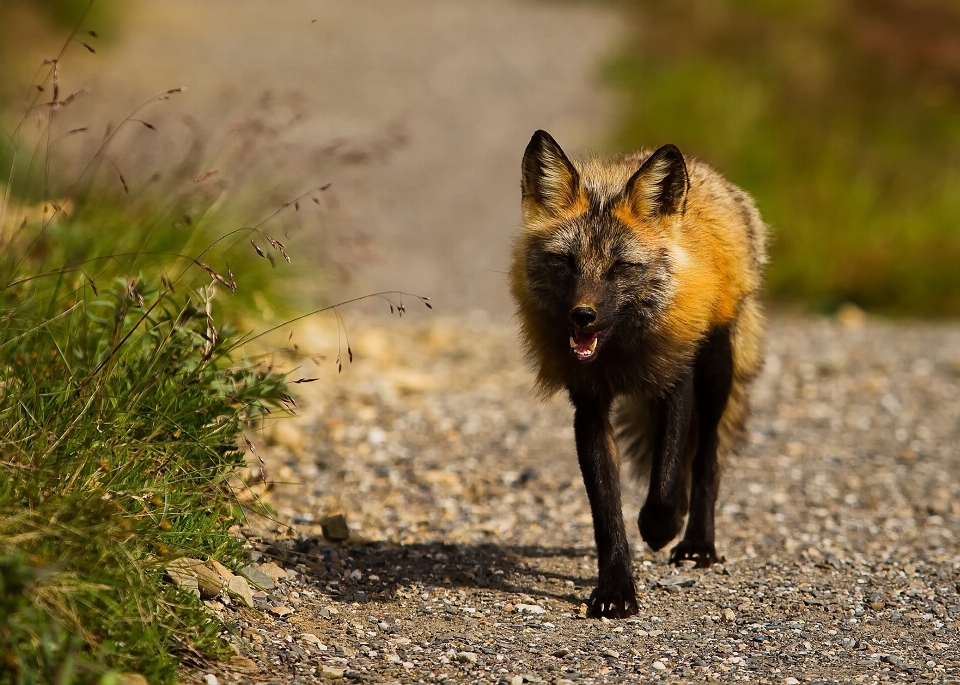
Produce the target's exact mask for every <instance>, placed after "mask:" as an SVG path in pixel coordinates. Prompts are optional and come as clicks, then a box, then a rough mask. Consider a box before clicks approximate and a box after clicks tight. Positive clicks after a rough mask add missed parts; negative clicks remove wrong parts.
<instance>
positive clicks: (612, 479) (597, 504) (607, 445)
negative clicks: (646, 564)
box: [571, 393, 637, 618]
mask: <svg viewBox="0 0 960 685" xmlns="http://www.w3.org/2000/svg"><path fill="white" fill-rule="evenodd" d="M571 400H572V401H573V405H574V409H575V413H574V419H573V431H574V436H575V437H576V441H577V458H578V459H579V461H580V470H581V472H582V473H583V484H584V485H585V486H586V489H587V498H588V499H589V500H590V511H591V513H592V514H593V532H594V536H595V537H596V541H597V561H598V567H599V568H598V570H599V573H598V575H599V582H598V583H597V589H596V590H594V591H593V594H592V595H591V596H590V602H589V608H588V610H587V614H588V615H589V616H590V617H592V618H601V617H606V618H626V617H627V616H632V615H633V614H635V613H637V593H636V589H635V588H634V584H633V570H632V568H631V566H632V564H631V560H630V546H629V544H628V543H627V533H626V531H625V530H624V527H623V513H622V510H621V508H620V465H619V463H618V459H617V447H616V444H615V443H614V441H613V429H612V428H611V426H610V416H609V414H610V400H609V399H607V400H601V399H598V398H596V397H592V396H586V395H574V394H572V393H571Z"/></svg>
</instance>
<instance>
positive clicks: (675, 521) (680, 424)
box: [637, 372, 693, 550]
mask: <svg viewBox="0 0 960 685" xmlns="http://www.w3.org/2000/svg"><path fill="white" fill-rule="evenodd" d="M692 411H693V373H692V372H691V373H687V374H685V375H684V376H683V377H681V378H680V380H678V381H677V383H676V384H675V385H674V386H673V388H671V389H670V390H669V391H668V392H667V394H666V395H665V396H664V397H663V398H662V399H660V400H659V406H658V407H657V411H656V412H655V416H657V417H658V422H657V426H656V427H655V429H654V430H655V435H656V439H655V443H654V451H653V464H652V467H651V469H650V491H649V492H648V493H647V501H646V502H645V503H644V505H643V508H642V509H641V510H640V517H639V519H638V520H637V523H638V525H639V527H640V535H641V537H643V539H644V541H645V542H646V543H647V544H648V545H650V547H651V548H652V549H654V550H658V549H661V548H663V547H664V546H665V545H666V544H667V543H668V542H670V541H671V540H673V539H674V538H675V537H676V536H677V534H679V533H680V529H681V528H682V527H683V518H684V516H686V515H687V507H688V505H689V499H688V497H687V488H686V485H687V484H686V474H685V473H684V470H685V464H684V453H685V450H686V446H687V436H688V435H689V433H690V418H691V415H692Z"/></svg>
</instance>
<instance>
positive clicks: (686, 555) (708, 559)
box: [670, 540, 724, 568]
mask: <svg viewBox="0 0 960 685" xmlns="http://www.w3.org/2000/svg"><path fill="white" fill-rule="evenodd" d="M683 561H693V562H696V568H707V567H708V566H711V565H713V564H716V563H719V562H723V561H724V559H723V557H717V550H716V549H715V548H714V546H713V543H712V542H698V541H695V540H681V541H680V544H678V545H677V546H676V547H674V548H673V549H672V550H670V563H671V564H676V565H678V566H679V565H680V563H681V562H683Z"/></svg>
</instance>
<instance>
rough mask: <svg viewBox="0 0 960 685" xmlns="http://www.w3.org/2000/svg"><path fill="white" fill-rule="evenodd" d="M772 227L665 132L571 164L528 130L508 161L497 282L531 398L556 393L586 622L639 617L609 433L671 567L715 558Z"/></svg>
mask: <svg viewBox="0 0 960 685" xmlns="http://www.w3.org/2000/svg"><path fill="white" fill-rule="evenodd" d="M766 236H767V228H766V226H765V224H764V223H763V220H762V219H761V216H760V213H759V211H758V210H757V207H756V205H755V203H754V201H753V200H752V198H751V197H750V196H749V195H748V194H747V193H746V192H744V191H743V190H741V189H740V188H738V187H737V186H735V185H733V184H732V183H731V182H729V181H728V180H726V179H725V178H724V177H723V176H722V175H721V174H720V173H719V172H717V171H716V170H714V169H713V168H711V167H710V166H708V165H707V164H705V163H703V162H701V161H698V160H697V159H694V158H688V157H684V155H683V154H682V153H681V152H680V150H679V148H677V147H676V146H675V145H672V144H667V145H664V146H662V147H660V148H658V149H656V150H654V151H652V152H651V151H650V150H646V149H645V150H640V151H638V152H636V153H633V154H627V155H622V156H618V157H613V158H602V157H599V156H585V157H582V158H577V159H574V160H572V159H570V158H569V157H567V155H566V153H564V151H563V150H562V149H561V147H560V146H559V145H558V144H557V142H556V140H554V139H553V137H552V136H550V134H548V133H547V132H545V131H542V130H540V131H537V132H536V133H534V134H533V137H532V138H531V139H530V142H529V144H528V145H527V147H526V150H525V151H524V154H523V161H522V164H521V226H520V230H519V234H518V236H517V237H516V239H515V241H514V245H513V256H512V263H511V267H510V271H509V279H510V291H511V294H512V296H513V298H514V300H515V302H516V305H517V318H518V321H519V328H520V338H521V341H522V343H523V346H524V348H525V350H526V354H527V357H528V359H529V361H530V362H531V364H532V366H533V368H534V371H535V373H536V386H537V388H538V390H539V392H540V394H541V395H542V396H550V395H553V394H555V393H558V392H561V391H565V392H566V394H567V395H568V397H569V400H570V402H571V403H572V405H573V410H574V420H573V428H574V439H575V445H576V452H577V460H578V462H579V465H580V470H581V473H582V475H583V482H584V485H585V487H586V491H587V498H588V500H589V504H590V510H591V514H592V517H593V529H594V538H595V543H596V548H597V565H598V582H597V587H596V588H595V589H594V590H593V592H592V593H591V595H590V597H589V600H588V603H587V605H588V607H587V615H588V616H589V617H593V618H601V617H606V618H611V619H612V618H626V617H629V616H631V615H633V614H636V613H637V610H638V607H637V598H636V587H635V585H634V581H633V571H632V562H631V554H630V548H629V544H628V541H627V535H626V531H625V528H624V521H623V514H622V509H621V495H620V454H619V451H618V444H619V445H621V446H622V447H623V451H624V453H625V455H626V457H627V459H628V460H629V462H630V463H631V464H632V465H633V470H634V472H635V474H636V475H637V476H639V477H640V478H641V479H643V480H646V481H647V482H648V484H649V489H648V492H647V495H646V500H645V502H644V504H643V506H642V508H641V510H640V515H639V517H638V520H637V525H638V527H639V530H640V536H641V537H642V539H643V540H644V541H645V542H646V543H647V544H648V545H649V546H650V548H651V549H653V550H654V551H658V550H660V549H662V548H664V547H665V546H666V545H667V544H669V543H670V542H671V541H672V540H674V539H675V538H676V537H677V536H678V535H679V533H680V531H681V529H683V528H684V521H685V520H686V527H685V529H684V534H683V538H682V539H681V540H680V542H679V543H678V544H677V545H676V546H675V547H673V548H672V550H671V552H670V557H669V561H670V563H673V564H677V565H679V564H680V563H682V562H684V561H693V562H695V564H696V566H697V567H699V568H705V567H708V566H710V565H712V564H713V563H716V562H717V561H718V557H717V552H716V546H715V538H714V513H715V508H716V501H717V493H718V489H719V485H720V472H721V464H722V462H723V461H724V459H725V458H726V457H727V456H728V455H730V453H731V452H733V451H735V450H736V449H738V447H739V446H740V445H741V444H742V442H743V441H744V436H745V432H746V421H747V418H748V414H749V389H750V384H751V381H752V380H753V379H754V378H755V376H756V375H757V374H758V372H759V370H760V368H761V363H762V348H763V340H764V319H763V312H762V306H761V302H760V292H761V286H762V279H763V273H764V268H765V264H766V261H767V257H766Z"/></svg>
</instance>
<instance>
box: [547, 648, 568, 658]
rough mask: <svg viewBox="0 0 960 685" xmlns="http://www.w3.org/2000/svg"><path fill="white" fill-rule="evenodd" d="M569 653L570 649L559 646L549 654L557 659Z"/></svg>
mask: <svg viewBox="0 0 960 685" xmlns="http://www.w3.org/2000/svg"><path fill="white" fill-rule="evenodd" d="M569 653H570V650H569V649H567V648H566V647H561V648H560V649H558V650H556V651H555V652H553V653H552V654H551V656H555V657H557V658H558V659H562V658H563V657H565V656H566V655H567V654H569Z"/></svg>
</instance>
